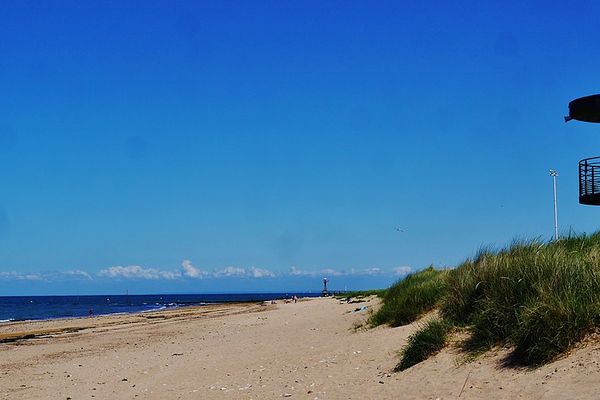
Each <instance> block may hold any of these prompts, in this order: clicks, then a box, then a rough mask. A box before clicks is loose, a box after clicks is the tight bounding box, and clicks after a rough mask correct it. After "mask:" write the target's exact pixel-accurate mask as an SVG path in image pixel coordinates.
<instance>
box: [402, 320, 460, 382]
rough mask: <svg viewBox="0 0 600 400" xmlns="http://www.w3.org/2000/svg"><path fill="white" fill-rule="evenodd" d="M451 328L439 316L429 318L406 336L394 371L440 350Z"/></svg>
mask: <svg viewBox="0 0 600 400" xmlns="http://www.w3.org/2000/svg"><path fill="white" fill-rule="evenodd" d="M451 329H452V324H450V323H448V322H447V321H444V320H443V319H441V318H437V317H436V318H432V319H430V320H429V321H428V322H427V323H426V324H425V325H424V326H423V327H422V328H421V329H419V330H418V331H417V332H416V333H415V334H413V335H411V336H410V337H409V338H408V343H407V345H406V346H405V347H404V349H403V350H402V352H401V359H400V362H399V363H398V365H397V366H396V371H404V370H405V369H407V368H410V367H412V366H413V365H415V364H418V363H420V362H421V361H423V360H426V359H427V358H429V357H430V356H432V355H434V354H436V353H437V352H439V351H440V350H442V349H443V348H444V346H445V345H446V341H447V339H448V333H449V332H450V331H451Z"/></svg>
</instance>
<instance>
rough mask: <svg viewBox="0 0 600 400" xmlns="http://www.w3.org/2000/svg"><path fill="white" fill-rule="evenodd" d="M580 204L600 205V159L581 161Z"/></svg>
mask: <svg viewBox="0 0 600 400" xmlns="http://www.w3.org/2000/svg"><path fill="white" fill-rule="evenodd" d="M579 202H580V203H581V204H593V205H600V157H590V158H586V159H583V160H581V161H579Z"/></svg>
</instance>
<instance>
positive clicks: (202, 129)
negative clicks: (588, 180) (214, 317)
mask: <svg viewBox="0 0 600 400" xmlns="http://www.w3.org/2000/svg"><path fill="white" fill-rule="evenodd" d="M525 3H529V4H525ZM599 14H600V4H599V3H597V2H593V1H586V2H570V3H569V4H566V3H564V4H556V5H555V4H553V3H552V2H543V1H536V2H521V1H518V2H517V1H515V2H492V1H490V2H486V1H470V2H441V1H440V2H399V1H390V2H385V1H381V2H376V3H373V2H356V1H335V2H333V1H331V2H324V1H314V2H309V1H284V2H283V1H252V2H227V1H214V2H209V1H206V2H198V1H177V2H168V1H162V2H152V1H139V2H131V1H118V2H109V1H104V2H101V1H98V2H81V1H73V2H68V1H55V2H36V1H31V2H28V1H16V2H8V1H5V2H3V3H2V6H1V11H0V94H1V95H0V294H41V293H46V294H52V293H58V294H60V293H77V294H83V293H103V292H104V293H121V292H123V291H125V290H126V289H129V291H130V292H132V293H143V292H207V291H212V292H215V291H217V292H218V291H265V290H266V291H275V290H297V289H313V290H318V289H319V288H320V285H321V283H320V280H321V278H322V277H323V276H328V277H329V278H330V279H331V281H332V286H333V287H334V288H344V287H348V288H366V287H373V286H386V285H388V284H389V283H391V282H393V281H394V280H395V279H398V278H399V277H401V276H402V275H403V274H404V273H406V272H407V271H408V270H409V268H410V269H412V270H418V269H420V268H422V267H425V266H427V265H429V264H435V265H437V266H452V265H456V264H457V263H459V262H460V261H461V260H463V259H464V258H466V257H468V256H470V255H472V254H473V253H474V252H475V251H476V249H477V248H478V247H479V246H481V245H482V244H491V245H497V246H500V245H504V244H506V243H508V242H509V241H510V240H511V239H512V238H513V237H531V236H534V237H537V236H539V237H542V238H544V239H547V238H550V237H551V235H552V229H553V223H552V186H551V178H550V177H549V176H548V169H549V168H555V169H557V170H558V171H559V173H560V176H559V219H560V225H561V229H562V230H563V231H565V232H568V230H569V228H572V229H573V230H574V231H576V232H591V231H594V230H595V229H596V228H597V224H598V221H600V209H595V208H593V207H585V206H580V205H578V203H577V161H578V160H579V159H580V158H584V157H589V156H595V155H600V126H594V125H586V124H583V123H579V122H571V123H569V124H564V123H563V122H562V116H563V115H564V114H566V113H567V104H568V102H569V101H570V100H572V99H573V98H575V97H579V96H583V95H587V94H591V93H596V92H598V91H600V88H599V87H598V79H599V72H598V71H599V70H600V53H599V52H598V43H597V42H598V37H600V25H599V24H598V23H597V16H598V15H599ZM396 226H400V227H401V228H402V229H404V230H405V232H397V231H396V230H395V228H396Z"/></svg>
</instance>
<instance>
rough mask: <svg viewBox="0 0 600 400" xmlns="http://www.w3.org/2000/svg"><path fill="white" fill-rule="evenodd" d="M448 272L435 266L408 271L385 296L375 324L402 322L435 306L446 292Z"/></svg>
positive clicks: (372, 320) (406, 321)
mask: <svg viewBox="0 0 600 400" xmlns="http://www.w3.org/2000/svg"><path fill="white" fill-rule="evenodd" d="M445 275H446V272H445V271H440V270H436V269H434V268H433V267H429V268H426V269H424V270H422V271H419V272H416V273H414V274H410V275H407V276H406V277H405V278H404V279H403V280H400V281H398V282H396V283H395V284H394V285H392V286H391V287H390V288H389V289H388V290H387V291H386V292H385V295H384V296H383V305H382V306H381V308H380V309H379V310H377V312H376V313H374V314H373V316H372V317H371V320H370V321H369V322H370V323H371V325H375V326H377V325H382V324H389V325H390V326H400V325H405V324H408V323H411V322H413V321H415V320H417V319H418V318H419V317H421V316H422V315H423V314H425V313H427V312H429V311H431V310H433V309H434V308H435V307H436V305H437V304H438V303H439V301H440V299H441V298H442V296H443V295H444V293H445V292H446V279H445Z"/></svg>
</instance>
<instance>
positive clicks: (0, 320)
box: [0, 318, 14, 324]
mask: <svg viewBox="0 0 600 400" xmlns="http://www.w3.org/2000/svg"><path fill="white" fill-rule="evenodd" d="M13 321H14V318H9V319H0V324H1V323H2V322H13Z"/></svg>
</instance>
